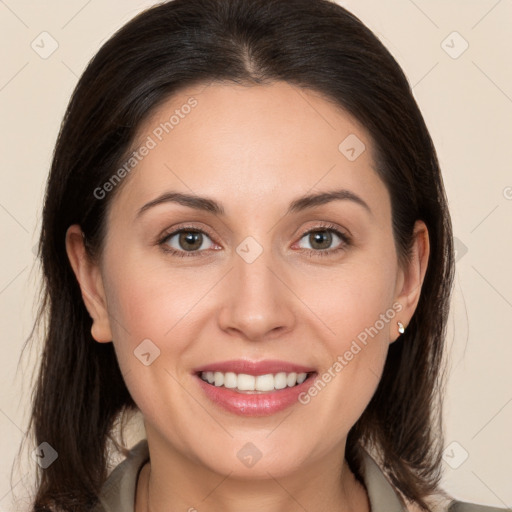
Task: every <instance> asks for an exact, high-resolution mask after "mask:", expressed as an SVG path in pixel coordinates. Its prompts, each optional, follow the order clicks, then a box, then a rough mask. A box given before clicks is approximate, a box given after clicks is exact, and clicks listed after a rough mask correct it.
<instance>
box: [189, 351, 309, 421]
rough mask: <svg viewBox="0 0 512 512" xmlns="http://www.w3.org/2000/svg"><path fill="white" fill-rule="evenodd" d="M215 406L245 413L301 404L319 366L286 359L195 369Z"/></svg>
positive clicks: (270, 411) (264, 412) (262, 413)
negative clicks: (302, 396) (290, 361)
mask: <svg viewBox="0 0 512 512" xmlns="http://www.w3.org/2000/svg"><path fill="white" fill-rule="evenodd" d="M192 373H193V376H194V378H195V379H196V382H197V383H198V385H199V388H200V389H201V390H202V392H203V393H204V396H205V397H206V398H207V399H209V400H210V402H211V403H212V405H213V406H216V407H220V408H222V409H223V410H224V411H228V412H230V413H234V414H238V415H242V416H267V415H271V414H275V413H277V412H279V411H282V410H284V409H287V408H288V407H291V406H294V405H295V406H296V405H297V404H301V403H302V402H300V396H301V395H302V394H303V393H306V392H307V390H308V389H309V388H310V386H311V385H312V383H313V381H314V380H315V378H316V377H317V376H318V372H317V371H316V369H314V368H312V367H307V366H303V365H298V364H295V363H289V362H286V361H276V360H273V361H269V360H267V361H258V362H254V361H248V360H237V361H223V362H218V363H212V364H210V365H206V366H201V367H198V368H195V369H194V370H193V372H192Z"/></svg>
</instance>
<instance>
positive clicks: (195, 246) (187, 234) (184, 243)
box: [158, 227, 211, 257]
mask: <svg viewBox="0 0 512 512" xmlns="http://www.w3.org/2000/svg"><path fill="white" fill-rule="evenodd" d="M205 237H206V238H205ZM206 239H209V240H210V241H211V238H210V236H209V235H208V234H207V233H205V232H204V231H202V230H200V229H197V228H188V227H184V228H180V229H178V230H176V231H173V232H172V233H168V234H166V235H165V236H164V238H162V239H161V240H160V241H159V242H158V243H159V245H161V246H162V247H163V250H164V251H166V252H169V253H171V254H173V255H175V256H179V257H188V256H200V255H201V253H202V251H205V250H207V249H208V243H207V240H206Z"/></svg>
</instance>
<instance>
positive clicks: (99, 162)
mask: <svg viewBox="0 0 512 512" xmlns="http://www.w3.org/2000/svg"><path fill="white" fill-rule="evenodd" d="M278 81H284V82H287V83H289V84H292V85H294V86H296V87H298V88H302V89H304V90H311V91H315V92H318V93H320V94H322V95H323V96H324V97H325V98H327V99H328V100H329V101H332V102H333V104H334V105H337V106H339V107H341V108H343V109H344V110H345V111H346V112H348V113H349V114H350V115H352V116H353V117H354V118H355V119H357V120H358V121H359V122H360V123H361V124H362V125H363V126H364V127H365V128H366V129H367V130H368V133H369V134H370V136H371V139H372V143H373V146H374V160H375V164H376V167H377V168H376V170H377V172H378V175H379V177H380V178H381V179H382V180H383V182H384V183H385V185H386V187H387V190H388V191H389V194H390V198H391V210H392V212H391V213H392V229H393V236H394V241H395V245H396V248H397V254H398V258H399V262H400V264H406V263H407V262H408V261H409V260H410V256H411V248H412V243H413V228H414V224H415V221H416V220H418V219H421V220H423V221H424V222H425V224H426V226H427V228H428V231H429V242H430V256H429V262H428V267H427V271H426V275H425V279H424V282H423V286H422V289H421V295H420V299H419V302H418V305H417V308H416V310H415V312H414V315H413V317H412V319H411V321H410V323H409V325H408V326H407V329H406V331H405V333H404V334H402V335H401V336H400V337H399V338H398V339H397V340H396V341H395V342H394V343H392V344H391V345H390V348H389V352H388V355H387V359H386V362H385V367H384V371H383V375H382V378H381V380H380V382H379V385H378V387H377V390H376V392H375V394H374V395H373V397H372V399H371V401H370V402H369V404H368V406H367V407H366V409H365V411H364V413H363V414H362V415H361V417H360V418H359V419H358V421H357V422H356V423H355V425H354V426H353V427H352V429H351V430H350V432H349V434H348V439H347V446H346V458H347V461H348V463H349V465H350V467H351V469H352V470H353V471H354V473H355V474H356V476H357V478H359V479H360V480H361V468H362V466H361V464H362V450H364V449H369V448H370V447H374V448H375V450H376V451H377V452H378V453H380V454H381V457H380V459H381V460H382V463H381V465H382V469H383V470H384V472H385V473H386V474H387V476H388V478H389V479H390V480H391V482H392V484H393V485H394V486H395V488H396V489H398V490H399V491H400V493H401V495H402V496H403V497H405V498H406V499H407V500H409V501H413V502H416V503H417V504H418V505H419V506H420V507H421V508H423V509H424V510H430V508H429V504H428V501H427V497H428V496H429V495H430V494H433V493H436V492H439V485H440V479H441V476H442V474H441V456H442V447H443V432H442V430H443V429H442V418H441V417H442V414H441V411H442V401H443V400H442V389H443V386H444V380H443V376H444V371H443V368H444V367H443V353H444V345H445V342H444V340H445V335H446V323H447V317H448V313H449V301H450V294H451V288H452V281H453V273H454V255H453V245H452V244H453V241H452V225H451V220H450V216H449V211H448V206H447V199H446V195H445V190H444V185H443V180H442V176H441V171H440V168H439V163H438V159H437V155H436V151H435V148H434V145H433V142H432V139H431V137H430V135H429V132H428V130H427V127H426V125H425V122H424V119H423V117H422V115H421V113H420V110H419V107H418V105H417V103H416V101H415V99H414V97H413V94H412V90H411V87H410V85H409V83H408V81H407V79H406V77H405V75H404V73H403V71H402V69H401V68H400V66H399V65H398V63H397V62H396V61H395V59H394V58H393V57H392V55H391V54H390V53H389V51H388V50H387V49H386V48H385V47H384V45H383V44H382V43H381V42H380V41H379V39H378V38H377V37H376V36H375V35H374V34H373V33H372V31H371V30H370V29H369V28H367V27H366V26H365V25H364V24H363V23H362V22H361V21H360V20H359V19H358V18H357V17H356V16H354V15H353V14H352V13H350V12H348V11H347V10H345V9H344V8H342V7H341V6H339V5H338V4H336V3H334V2H333V1H330V0H173V1H170V2H165V3H161V4H158V5H156V6H153V7H151V8H149V9H147V10H145V11H143V12H141V13H140V14H138V15H137V16H135V17H134V18H133V19H132V20H131V21H129V22H128V23H127V24H125V25H124V26H123V27H122V28H120V29H119V30H118V31H117V32H116V33H115V34H114V35H113V36H112V37H111V38H110V39H109V40H108V41H107V42H106V43H105V44H104V45H103V46H102V47H101V48H100V50H99V51H98V53H97V54H96V55H95V56H94V58H93V59H92V60H91V61H90V63H89V64H88V66H87V68H86V70H85V72H84V73H83V75H82V76H81V78H80V79H79V81H78V83H77V85H76V88H75V90H74V92H73V94H72V97H71V100H70V102H69V105H68V108H67V111H66V113H65V116H64V119H63V121H62V125H61V128H60V132H59V135H58V139H57V142H56V146H55V150H54V154H53V160H52V164H51V170H50V173H49V177H48V181H47V186H46V192H45V200H44V206H43V215H42V229H41V234H40V239H39V245H38V250H39V257H40V260H41V264H42V273H43V282H42V293H43V297H42V300H41V302H40V306H39V309H38V312H37V318H36V320H35V325H38V324H39V323H41V322H43V320H44V321H45V332H44V346H43V349H42V356H41V359H40V367H39V369H38V374H37V381H36V384H35V387H34V390H33V397H32V399H33V404H32V411H31V412H32V414H31V418H30V422H29V428H30V432H32V433H33V436H34V437H35V440H36V445H38V444H39V443H42V442H44V441H46V442H48V443H49V444H50V445H51V446H52V447H53V448H54V449H55V450H56V451H57V453H58V458H57V460H56V461H55V462H54V463H53V464H51V465H50V466H49V467H48V468H46V469H45V470H40V469H39V468H37V469H38V471H39V472H38V478H37V484H36V486H37V490H36V492H35V498H34V502H33V505H32V507H33V508H32V510H33V511H42V510H52V511H53V510H55V511H59V510H74V511H85V510H90V509H91V507H92V506H93V505H94V504H95V503H97V500H98V494H99V492H100V489H101V486H102V484H103V483H104V482H105V480H106V478H107V476H108V462H109V458H108V450H107V448H108V446H109V443H110V442H112V441H115V436H116V432H118V431H119V424H118V420H119V418H120V417H121V416H122V415H123V414H124V413H126V412H127V411H136V410H137V406H136V404H135V403H134V401H133V399H132V397H131V396H130V393H129V392H128V390H127V388H126V385H125V383H124V380H123V377H122V374H121V372H120V369H119V366H118V362H117V359H116V355H115V352H114V348H113V344H112V343H106V344H105V343H97V342H95V340H94V339H93V338H92V336H91V323H92V320H91V318H90V316H89V314H88V312H87V309H86V308H85V305H84V303H83V300H82V297H81V292H80V288H79V285H78V282H77V280H76V278H75V275H74V273H73V271H72V268H71V265H70V263H69V260H68V257H67V253H66V248H65V236H66V231H67V228H68V227H69V226H70V225H72V224H79V225H80V226H81V228H82V231H83V233H84V236H85V240H86V242H87V243H86V248H87V250H88V254H89V255H90V256H91V258H96V257H98V255H100V254H101V250H102V247H104V243H105V237H106V236H107V226H106V220H107V212H108V208H109V205H110V204H111V203H112V201H113V199H114V198H115V197H116V194H117V193H118V191H119V189H120V187H116V189H115V190H113V191H112V192H110V193H109V194H107V195H106V197H105V198H103V199H101V200H99V199H97V197H96V196H95V194H94V191H95V189H97V187H101V186H102V185H103V184H104V183H106V182H107V181H108V180H109V178H111V177H112V175H113V174H114V172H115V170H116V169H118V166H120V165H122V163H123V162H124V161H125V159H126V157H127V155H129V154H130V151H133V144H134V142H135V141H136V138H137V130H138V128H139V127H140V126H141V123H142V122H143V121H144V120H146V119H147V118H148V116H150V115H151V114H152V113H153V112H154V111H155V109H157V108H158V107H159V106H160V105H161V104H162V103H163V102H164V101H166V100H167V99H168V98H169V97H170V96H172V95H173V94H175V93H177V92H179V91H180V90H182V89H183V88H185V87H188V86H192V85H194V84H207V83H212V82H216V83H225V84H239V85H244V86H255V85H256V86H257V85H265V84H271V83H274V82H278ZM33 332H34V331H33Z"/></svg>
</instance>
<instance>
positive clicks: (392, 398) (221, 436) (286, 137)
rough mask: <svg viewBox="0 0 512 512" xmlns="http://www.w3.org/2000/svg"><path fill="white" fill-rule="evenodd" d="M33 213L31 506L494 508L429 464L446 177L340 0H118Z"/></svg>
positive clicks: (390, 72)
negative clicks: (126, 446) (40, 340)
mask: <svg viewBox="0 0 512 512" xmlns="http://www.w3.org/2000/svg"><path fill="white" fill-rule="evenodd" d="M42 224H43V230H42V233H41V239H40V255H41V258H42V263H43V271H44V277H45V285H46V296H45V301H44V303H43V305H42V308H41V317H42V316H43V313H47V314H48V329H47V334H46V344H45V349H44V353H43V358H42V362H41V370H40V374H39V379H38V383H37V387H36V390H35V391H36V392H35V396H34V406H33V415H32V420H31V427H32V428H33V431H34V434H35V437H36V442H37V444H38V445H40V446H43V447H44V449H46V450H47V452H46V453H48V450H50V449H51V450H53V452H54V453H55V454H56V455H57V456H56V457H54V460H53V461H52V462H51V463H49V464H48V465H47V467H46V468H45V469H44V470H42V471H41V475H40V476H41V478H40V482H39V483H38V488H37V492H36V497H35V500H34V505H33V510H34V511H39V510H76V511H85V510H92V509H94V510H97V511H112V512H113V511H121V510H122V511H126V512H131V511H135V512H145V511H148V512H149V511H151V512H160V511H164V510H165V511H175V510H176V511H177V510H189V511H193V510H197V511H200V512H202V511H217V510H222V511H228V512H229V511H231V510H244V511H249V510H258V511H273V512H277V511H285V510H286V511H295V510H329V511H330V510H346V511H357V512H363V511H364V512H368V511H370V510H371V511H372V512H376V511H384V512H391V511H398V510H431V511H434V510H450V511H452V512H453V511H469V510H471V511H475V510H482V511H484V510H486V511H492V510H498V509H494V508H489V507H479V506H473V505H470V504H467V503H462V502H457V501H455V500H451V498H450V497H449V496H448V495H447V494H446V493H445V492H444V491H443V490H442V489H440V486H439V482H440V477H441V455H442V449H443V440H442V435H441V434H442V429H441V415H440V404H441V391H442V378H441V377H442V361H443V346H444V335H445V328H446V320H447V316H448V305H449V298H450V293H451V286H452V280H453V267H454V261H453V247H452V231H451V222H450V217H449V212H448V209H447V201H446V196H445V192H444V188H443V182H442V177H441V174H440V169H439V165H438V161H437V157H436V153H435V149H434V147H433V144H432V140H431V138H430V136H429V133H428V131H427V128H426V126H425V123H424V120H423V118H422V116H421V113H420V111H419V109H418V106H417V104H416V102H415V100H414V98H413V96H412V94H411V91H410V87H409V85H408V83H407V80H406V78H405V76H404V74H403V72H402V71H401V69H400V67H399V66H398V64H397V63H396V61H395V60H394V59H393V57H392V56H391V55H390V54H389V52H388V51H387V50H386V49H385V48H384V47H383V45H382V44H381V43H380V42H379V41H378V39H377V38H376V37H375V36H374V35H373V34H372V33H371V32H370V31H369V30H368V29H367V28H366V27H365V26H364V25H363V24H362V23H361V22H360V21H359V20H358V19H357V18H356V17H354V16H353V15H352V14H350V13H349V12H347V11H346V10H345V9H343V8H341V7H340V6H338V5H337V4H335V3H333V2H330V1H327V0H291V1H286V2H284V1H282V0H174V1H172V2H168V3H163V4H161V5H157V6H155V7H153V8H151V9H149V10H147V11H145V12H143V13H142V14H140V15H138V16H137V17H136V18H134V19H133V20H132V21H131V22H129V23H128V24H127V25H125V26H124V27H123V28H122V29H121V30H120V31H118V32H117V33H116V34H115V35H114V36H113V37H112V38H111V39H110V40H109V41H107V43H105V45H104V46H103V47H102V48H101V49H100V51H99V52H98V54H97V55H96V56H95V58H94V59H93V60H92V61H91V63H90V64H89V66H88V68H87V69H86V71H85V73H84V74H83V76H82V77H81V79H80V81H79V83H78V85H77V87H76V90H75V92H74V94H73V97H72V99H71V102H70V104H69V107H68V111H67V113H66V116H65V119H64V122H63V125H62V128H61V133H60V135H59V139H58V142H57V145H56V150H55V154H54V159H53V163H52V168H51V173H50V176H49V180H48V185H47V191H46V199H45V204H44V212H43V222H42ZM304 244H306V245H304ZM316 244H319V245H316ZM137 410H140V412H141V413H142V416H143V418H144V426H145V430H146V435H147V440H145V441H142V442H140V443H139V444H137V446H136V447H134V448H133V450H131V451H129V452H128V450H125V454H126V455H128V457H127V459H126V460H125V461H124V462H122V463H121V464H120V465H119V466H118V467H117V468H116V469H115V470H114V472H113V473H112V474H110V475H109V474H108V468H109V465H108V462H109V449H110V448H111V447H112V443H114V445H116V444H117V443H119V442H121V441H120V439H121V440H122V436H121V435H120V434H122V429H121V427H120V423H121V424H122V419H123V415H125V414H127V413H129V412H131V411H137ZM42 443H48V445H49V446H48V445H43V444H42ZM53 452H52V453H53ZM41 453H42V454H43V455H42V456H43V457H44V452H41Z"/></svg>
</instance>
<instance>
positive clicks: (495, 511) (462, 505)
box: [448, 500, 512, 512]
mask: <svg viewBox="0 0 512 512" xmlns="http://www.w3.org/2000/svg"><path fill="white" fill-rule="evenodd" d="M507 511H508V512H511V511H512V509H510V508H496V507H489V506H486V505H477V504H476V503H468V502H465V501H456V500H454V501H452V502H451V503H450V505H449V507H448V512H507Z"/></svg>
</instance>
